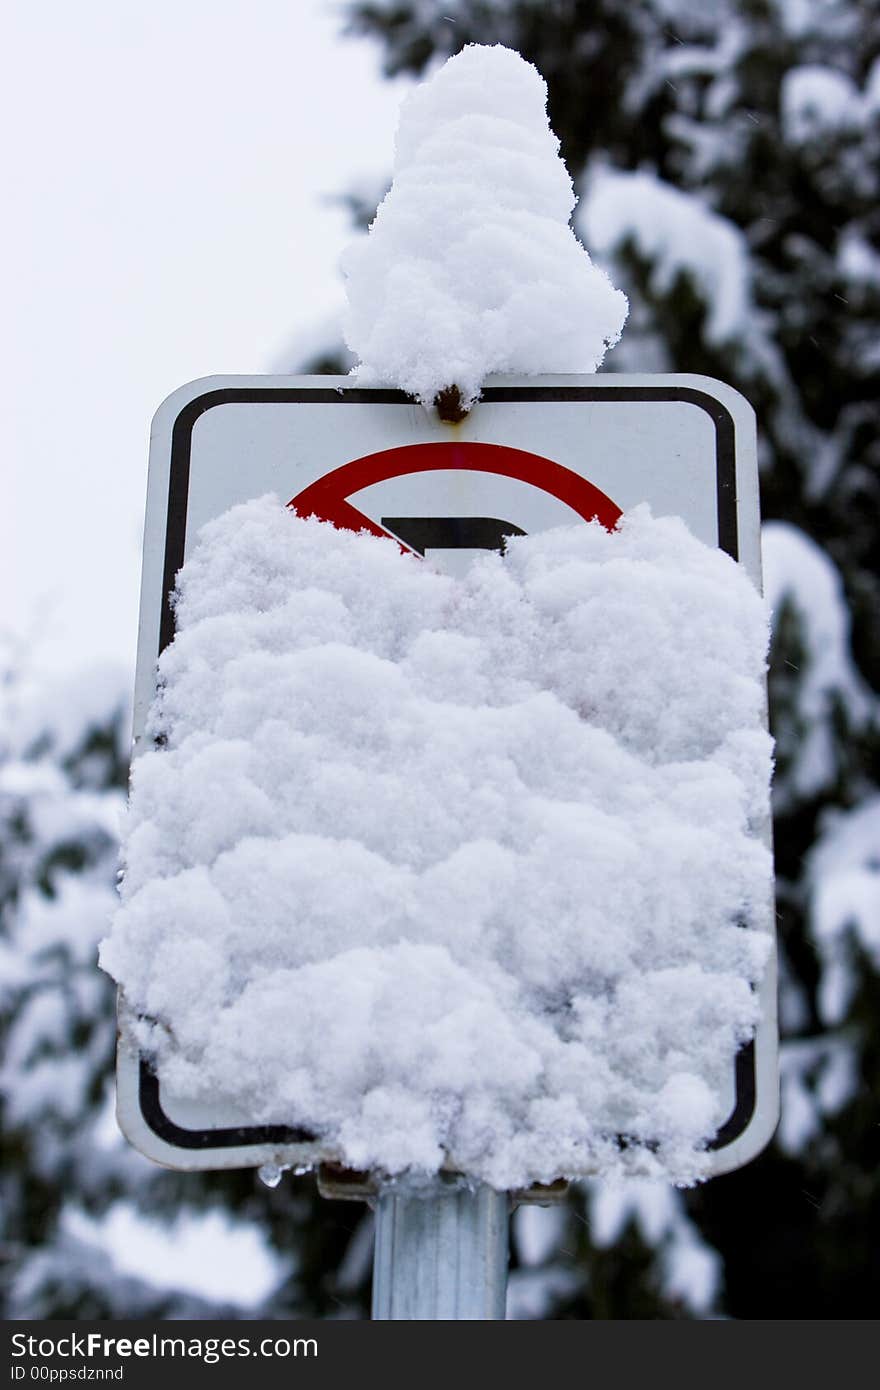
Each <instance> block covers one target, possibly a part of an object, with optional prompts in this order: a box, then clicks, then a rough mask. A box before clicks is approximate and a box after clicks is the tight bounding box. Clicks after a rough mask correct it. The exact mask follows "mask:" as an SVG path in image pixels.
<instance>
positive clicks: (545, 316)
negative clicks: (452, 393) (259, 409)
mask: <svg viewBox="0 0 880 1390" xmlns="http://www.w3.org/2000/svg"><path fill="white" fill-rule="evenodd" d="M546 106H547V87H546V84H545V82H544V80H543V78H542V77H541V76H540V74H539V73H538V71H537V69H536V68H534V67H533V66H532V64H531V63H527V62H526V61H525V59H523V58H521V57H520V55H519V54H518V53H514V52H513V51H512V50H511V49H508V48H504V47H502V46H500V45H497V46H494V47H484V46H481V45H477V44H472V45H470V46H469V47H467V48H465V49H463V50H462V51H461V52H460V53H458V54H456V56H455V57H453V58H450V59H449V61H448V62H447V63H446V64H445V65H444V66H443V67H442V68H441V69H440V70H439V72H437V73H436V74H435V75H434V76H433V77H432V78H431V79H430V80H429V81H428V82H425V83H424V84H422V85H421V86H419V87H417V88H416V89H415V90H414V91H413V92H411V93H410V95H409V96H408V97H407V98H406V99H405V101H404V103H403V105H402V107H401V114H400V123H399V127H398V132H397V141H396V156H395V165H394V181H393V184H392V187H391V189H390V191H389V192H388V194H387V196H386V197H385V199H384V201H383V202H382V204H381V206H380V207H379V210H378V213H377V214H376V219H375V221H374V222H373V225H372V227H371V228H370V233H369V236H368V237H366V238H365V239H362V240H361V241H359V242H356V243H354V244H353V245H352V246H351V247H349V249H348V251H347V252H346V254H345V256H344V258H343V263H342V269H343V273H344V275H345V277H346V291H347V295H348V304H349V309H348V315H347V318H346V322H345V334H346V341H347V343H348V345H349V347H350V348H351V349H352V350H353V351H354V352H355V353H356V354H357V356H358V358H359V359H360V364H361V365H360V368H359V369H358V374H359V376H360V377H361V379H362V380H363V381H365V382H369V383H384V384H390V385H393V386H399V387H401V388H403V389H404V390H406V391H409V392H410V393H411V394H413V395H415V396H417V397H418V399H419V400H421V401H423V402H424V404H426V405H430V404H431V402H432V401H433V400H434V398H435V396H436V395H437V393H438V392H439V391H441V390H442V389H443V388H444V387H448V386H451V385H453V384H455V385H457V386H458V387H459V389H460V391H461V393H462V396H463V398H464V401H465V403H466V404H469V403H472V402H473V401H474V400H475V399H476V397H477V396H478V394H479V391H480V387H481V385H482V383H483V381H484V379H485V377H486V376H487V375H489V373H491V372H519V373H525V374H534V373H538V372H573V371H581V372H592V371H595V369H596V368H597V367H598V365H599V363H600V362H601V361H602V359H603V357H604V355H605V352H606V349H607V348H608V347H609V346H610V345H612V344H613V343H615V342H616V341H617V340H618V338H619V337H620V333H621V329H622V327H623V323H624V320H625V318H626V311H627V301H626V297H625V296H624V295H623V294H622V293H621V292H620V291H619V290H616V289H614V287H613V286H612V284H611V282H610V280H609V279H608V277H607V276H606V275H605V273H604V271H602V270H600V269H598V268H597V267H596V266H594V265H593V264H592V262H591V261H590V258H589V255H588V254H587V252H586V251H585V250H584V248H583V247H582V246H581V245H580V243H579V242H578V240H577V238H576V237H575V235H574V232H573V231H572V230H571V228H570V226H569V218H570V217H571V213H572V210H573V208H574V206H575V202H576V199H575V195H574V190H573V188H572V183H571V179H570V178H569V176H568V173H567V171H566V169H565V165H564V164H563V162H562V160H561V159H560V157H559V141H558V140H557V139H556V137H555V135H554V134H553V132H552V131H551V129H550V126H549V123H548V120H547V111H546Z"/></svg>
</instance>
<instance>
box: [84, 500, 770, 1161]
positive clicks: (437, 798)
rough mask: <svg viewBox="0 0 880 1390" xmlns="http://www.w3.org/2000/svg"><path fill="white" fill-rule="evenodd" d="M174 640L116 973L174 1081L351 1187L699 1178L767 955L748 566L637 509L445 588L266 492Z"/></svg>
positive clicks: (134, 819) (445, 582)
mask: <svg viewBox="0 0 880 1390" xmlns="http://www.w3.org/2000/svg"><path fill="white" fill-rule="evenodd" d="M176 616H177V625H178V632H177V636H176V638H175V640H174V642H173V644H172V645H171V646H170V647H169V648H168V650H167V651H166V652H165V653H164V655H163V657H162V660H161V665H160V672H161V681H162V685H161V689H160V692H159V695H158V697H157V701H156V704H155V707H154V711H153V715H152V731H153V733H154V734H156V735H161V736H162V740H163V742H162V746H160V747H159V748H157V749H156V750H155V751H151V752H149V753H146V754H145V755H143V756H142V757H141V758H139V759H138V761H137V763H136V765H135V769H134V777H133V791H132V800H131V808H130V818H129V824H128V833H127V845H126V852H125V854H126V871H125V876H124V883H123V890H122V897H123V901H122V906H121V908H120V911H119V913H118V915H117V918H116V921H115V925H114V929H113V934H112V937H111V938H110V939H109V940H108V941H106V942H105V943H104V944H103V947H102V954H101V962H102V964H103V965H104V967H105V968H106V969H107V970H109V971H110V972H111V973H112V974H113V975H114V976H115V977H116V978H117V979H118V980H119V981H120V982H121V983H122V985H123V986H124V989H125V992H126V995H127V998H128V1001H129V1004H130V1005H131V1006H132V1007H133V1008H134V1009H135V1010H136V1011H137V1012H138V1013H140V1014H141V1015H143V1018H142V1021H141V1022H140V1023H139V1024H138V1025H137V1028H138V1041H139V1042H140V1044H141V1046H143V1047H144V1048H146V1049H147V1050H148V1051H149V1052H150V1053H151V1055H152V1056H153V1058H154V1059H155V1065H156V1067H157V1069H158V1072H159V1075H160V1078H161V1079H162V1081H163V1083H167V1084H168V1085H169V1086H170V1087H171V1088H172V1090H173V1091H174V1092H175V1093H177V1094H179V1095H183V1096H186V1097H190V1098H192V1099H194V1100H202V1099H206V1098H208V1097H211V1096H215V1095H217V1094H218V1093H219V1094H227V1095H230V1096H231V1098H232V1099H233V1100H234V1101H235V1103H236V1104H237V1105H240V1106H242V1107H243V1108H244V1110H245V1112H246V1113H248V1114H249V1115H251V1116H252V1117H253V1120H254V1122H255V1123H284V1124H290V1125H295V1126H302V1127H305V1128H307V1129H309V1130H311V1131H313V1132H314V1133H316V1134H318V1135H319V1136H320V1137H321V1138H322V1139H323V1140H324V1142H325V1145H326V1146H327V1147H328V1148H330V1149H332V1150H333V1151H335V1152H336V1153H338V1154H339V1155H340V1157H341V1158H342V1159H343V1160H344V1161H345V1162H347V1163H348V1164H349V1165H351V1166H352V1167H354V1168H366V1167H371V1168H376V1169H379V1170H384V1171H386V1172H388V1173H398V1172H401V1171H404V1170H417V1171H423V1172H431V1171H433V1170H436V1168H437V1167H438V1166H439V1165H441V1164H442V1163H443V1162H444V1161H449V1162H450V1163H452V1164H453V1165H454V1166H456V1167H457V1168H459V1169H461V1170H463V1171H466V1172H468V1173H471V1174H473V1175H474V1176H476V1177H479V1178H482V1179H484V1180H485V1181H488V1182H490V1183H492V1184H493V1185H495V1186H497V1187H499V1188H504V1187H508V1186H518V1185H520V1184H522V1183H525V1182H528V1181H532V1180H550V1179H553V1178H555V1177H558V1176H559V1175H560V1174H572V1175H573V1174H577V1173H582V1172H585V1171H599V1172H606V1173H624V1172H632V1171H638V1172H641V1173H648V1174H653V1175H654V1176H664V1177H667V1178H670V1177H671V1178H672V1179H673V1180H674V1181H678V1182H690V1181H693V1180H695V1179H697V1178H699V1176H700V1175H701V1173H702V1172H703V1171H704V1170H705V1161H706V1160H705V1155H704V1149H705V1143H706V1140H707V1138H708V1137H709V1136H711V1135H712V1134H713V1133H714V1132H715V1131H716V1129H717V1127H718V1126H719V1124H720V1123H721V1122H723V1120H724V1119H725V1118H726V1114H724V1113H722V1112H723V1110H724V1108H725V1104H724V1102H723V1101H722V1100H721V1099H720V1096H722V1095H723V1093H724V1088H725V1083H727V1082H729V1079H730V1076H731V1072H732V1062H733V1057H734V1054H735V1052H736V1050H737V1048H738V1047H739V1046H740V1045H741V1044H742V1043H743V1041H745V1040H746V1039H747V1038H748V1037H749V1036H751V1034H752V1031H753V1029H754V1026H755V1024H756V1021H757V1013H758V1010H757V1004H756V999H755V994H754V991H753V988H752V987H753V986H754V985H755V983H756V982H757V980H758V979H759V978H760V975H761V973H762V969H763V966H764V962H765V958H766V955H767V951H768V941H769V937H768V935H767V932H766V930H765V928H766V927H767V925H768V924H767V901H768V885H769V881H770V872H771V870H770V863H769V854H768V851H767V849H766V848H765V846H764V845H763V844H762V843H761V841H760V838H759V836H758V835H757V833H756V827H757V826H758V825H759V824H760V823H761V822H762V820H763V818H764V817H765V816H766V813H767V794H768V780H769V767H770V745H769V739H768V736H767V735H766V733H765V732H764V730H763V727H762V711H763V701H764V694H763V675H764V663H765V649H766V642H767V622H766V614H765V609H764V606H763V603H762V600H761V599H760V598H759V596H758V595H757V593H756V592H755V591H754V589H753V587H752V586H751V584H750V582H749V581H748V579H747V578H746V576H745V575H744V574H743V573H742V572H740V570H739V569H738V567H737V566H736V565H735V564H734V562H733V561H731V560H730V559H729V558H728V557H727V556H726V555H724V554H722V553H721V552H718V551H714V550H711V549H709V548H707V547H705V546H703V545H702V544H701V543H700V542H698V541H696V540H694V539H693V537H691V535H690V534H689V533H688V531H687V530H686V528H685V526H684V525H683V523H681V522H680V521H678V520H676V519H662V520H655V519H654V518H652V517H651V515H650V513H649V512H648V511H647V509H646V508H639V509H637V510H636V511H634V512H633V513H631V514H630V515H628V516H626V517H625V518H624V519H623V521H622V523H621V525H620V527H619V529H618V530H616V531H615V532H612V533H609V532H607V531H605V530H604V529H603V528H602V527H601V526H600V525H599V523H598V522H594V523H592V524H590V525H583V524H579V525H576V526H573V527H571V528H563V529H560V530H556V531H550V532H545V533H543V534H539V535H535V536H531V537H521V538H516V539H513V540H511V541H510V542H509V544H508V550H507V553H506V555H505V557H504V558H503V559H502V557H501V556H500V555H497V554H494V553H487V554H485V555H484V556H482V557H480V558H478V559H477V560H476V561H475V562H474V563H473V565H472V566H471V567H470V569H469V570H468V572H467V574H466V575H465V576H464V577H463V578H455V579H453V578H451V577H449V576H447V575H443V574H440V573H437V572H435V571H434V570H432V569H431V568H430V566H429V565H428V564H426V563H425V562H423V561H421V560H419V559H417V558H415V557H413V556H410V555H404V554H401V553H400V551H399V549H398V547H397V545H396V544H395V543H394V542H393V541H390V540H389V541H385V540H382V539H379V538H375V537H372V536H369V535H367V534H360V535H355V534H353V533H351V532H345V531H336V530H334V529H332V528H331V527H330V526H329V525H327V524H325V523H321V522H318V521H317V520H316V519H314V518H311V519H308V520H304V519H301V518H298V517H296V516H294V515H292V514H291V513H290V512H288V511H287V510H286V509H285V508H284V507H283V506H282V505H281V504H280V503H279V502H278V501H277V500H276V499H274V498H263V499H260V500H258V501H254V502H249V503H247V504H246V505H244V506H240V507H236V508H234V509H233V510H232V511H230V512H229V513H227V514H226V515H225V516H223V517H221V518H219V519H217V520H215V521H213V522H211V523H209V524H208V525H207V526H206V527H205V528H204V530H203V531H202V533H201V537H200V541H199V543H198V546H197V548H196V549H195V551H194V553H193V555H192V557H191V559H190V560H189V561H188V562H187V564H186V566H185V567H184V569H183V570H182V571H181V574H180V576H179V592H178V599H177V609H176ZM728 1104H729V1102H728ZM621 1136H622V1138H621Z"/></svg>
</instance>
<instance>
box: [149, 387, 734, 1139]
mask: <svg viewBox="0 0 880 1390" xmlns="http://www.w3.org/2000/svg"><path fill="white" fill-rule="evenodd" d="M481 400H483V401H486V402H499V403H501V402H516V401H681V402H682V403H685V404H688V405H695V406H697V407H698V408H699V409H700V410H704V411H705V412H706V414H707V415H708V416H709V418H710V419H711V420H712V423H713V424H714V426H715V477H716V496H717V510H718V545H719V548H720V549H721V550H725V551H726V552H727V554H728V555H730V556H732V557H733V559H734V560H738V559H739V538H738V532H737V518H736V427H735V424H734V420H733V416H732V415H731V413H730V411H729V410H728V409H727V407H726V406H725V405H724V404H722V402H721V401H719V400H717V399H716V398H715V397H714V396H710V395H709V394H708V392H706V391H700V390H698V389H696V388H695V387H693V386H671V385H669V384H666V385H663V386H660V385H657V386H611V385H608V386H561V385H560V386H489V387H486V389H485V390H484V391H483V393H482V396H481ZM259 403H264V404H282V405H296V404H307V403H310V404H313V405H367V404H374V405H410V406H411V405H413V404H414V402H413V399H412V397H410V396H408V395H407V394H406V393H405V392H404V391H391V390H370V389H369V388H363V387H339V388H337V387H321V386H315V387H302V386H296V387H284V386H275V387H272V386H223V387H219V388H217V389H215V390H212V391H206V392H204V393H203V394H202V395H200V396H196V397H195V398H194V399H193V400H191V401H188V402H187V404H186V405H185V406H183V407H182V409H181V410H180V412H179V414H178V416H177V418H176V419H175V421H174V425H173V427H172V431H171V467H170V473H169V479H168V512H167V518H166V531H165V567H164V573H163V580H162V612H161V618H160V624H159V652H158V653H157V655H161V653H162V652H163V651H164V650H165V648H166V647H167V646H168V645H169V643H170V642H171V641H172V639H173V637H174V613H173V610H172V608H171V595H172V593H173V591H174V581H175V578H176V575H177V571H178V570H179V569H180V567H181V565H182V564H183V556H184V543H185V539H186V516H187V506H188V502H189V472H190V457H191V453H192V433H193V429H194V427H195V424H196V421H197V420H199V419H200V418H201V416H202V415H204V414H205V413H206V412H207V411H209V410H212V409H214V408H215V407H216V406H220V405H240V404H259ZM756 1065H757V1059H756V1051H755V1043H754V1041H752V1042H749V1043H747V1044H746V1045H745V1047H742V1048H740V1051H739V1052H738V1053H737V1057H736V1063H735V1067H734V1086H735V1100H734V1106H733V1109H732V1111H731V1113H730V1115H729V1116H728V1118H727V1119H726V1120H725V1122H724V1124H723V1125H722V1126H721V1128H720V1129H719V1130H718V1133H717V1134H716V1135H715V1138H714V1139H712V1140H711V1142H710V1143H709V1145H708V1147H709V1149H710V1150H713V1151H717V1150H719V1149H723V1148H726V1147H727V1145H728V1144H732V1143H733V1141H734V1140H735V1139H738V1138H739V1136H740V1135H741V1134H742V1133H743V1132H744V1131H745V1130H746V1128H747V1127H748V1124H749V1122H750V1120H751V1118H752V1116H753V1114H754V1112H755V1103H756V1100H757V1076H756ZM138 1099H139V1104H140V1109H141V1114H142V1116H143V1118H144V1121H145V1123H146V1124H147V1126H148V1127H149V1128H150V1129H151V1130H152V1131H153V1133H154V1134H155V1135H157V1136H158V1138H160V1139H162V1140H164V1142H165V1143H166V1144H170V1145H173V1146H174V1147H175V1148H179V1149H190V1150H197V1149H223V1148H240V1147H244V1146H248V1145H250V1146H255V1145H257V1144H305V1143H312V1142H315V1138H316V1136H315V1135H313V1134H310V1133H309V1132H308V1131H306V1130H302V1129H292V1128H290V1127H289V1126H287V1125H249V1126H238V1127H230V1128H225V1129H184V1128H183V1127H182V1126H181V1125H178V1124H177V1123H176V1122H175V1121H174V1120H172V1119H171V1117H170V1116H169V1115H168V1114H167V1113H166V1112H165V1110H163V1108H162V1099H161V1095H160V1092H159V1079H158V1077H157V1076H156V1075H155V1073H154V1072H153V1071H152V1070H151V1068H150V1065H149V1063H148V1062H147V1061H146V1059H145V1058H144V1057H143V1056H141V1058H140V1062H139V1081H138Z"/></svg>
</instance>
